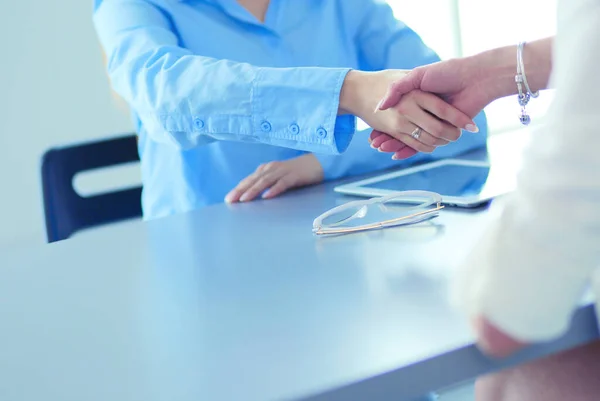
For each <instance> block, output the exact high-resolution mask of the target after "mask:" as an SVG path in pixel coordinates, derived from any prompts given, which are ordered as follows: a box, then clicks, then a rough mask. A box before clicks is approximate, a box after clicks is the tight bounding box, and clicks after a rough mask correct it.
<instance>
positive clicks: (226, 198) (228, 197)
mask: <svg viewBox="0 0 600 401" xmlns="http://www.w3.org/2000/svg"><path fill="white" fill-rule="evenodd" d="M225 203H231V196H229V195H227V196H226V197H225Z"/></svg>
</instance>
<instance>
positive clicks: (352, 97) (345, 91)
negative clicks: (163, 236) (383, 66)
mask: <svg viewBox="0 0 600 401" xmlns="http://www.w3.org/2000/svg"><path fill="white" fill-rule="evenodd" d="M363 74H364V73H363V72H361V71H356V70H350V71H349V72H348V74H346V78H344V83H343V84H342V90H341V91H340V103H339V107H338V115H343V114H353V115H357V114H358V112H359V104H358V103H359V99H360V97H359V94H360V92H361V89H360V87H361V81H362V80H363V79H364V76H363Z"/></svg>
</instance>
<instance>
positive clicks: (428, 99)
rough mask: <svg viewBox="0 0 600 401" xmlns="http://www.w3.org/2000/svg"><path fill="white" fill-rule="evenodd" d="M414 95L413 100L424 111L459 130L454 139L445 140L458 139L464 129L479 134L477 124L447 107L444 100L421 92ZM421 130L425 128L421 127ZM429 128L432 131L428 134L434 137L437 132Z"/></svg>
mask: <svg viewBox="0 0 600 401" xmlns="http://www.w3.org/2000/svg"><path fill="white" fill-rule="evenodd" d="M414 94H415V100H416V101H417V103H418V104H419V105H420V106H421V107H422V108H423V109H424V110H427V111H428V112H429V113H431V114H433V115H434V116H436V117H438V118H439V119H440V120H442V121H445V122H446V123H447V124H446V125H451V126H453V127H455V128H456V129H458V130H459V132H458V136H456V138H455V139H452V138H447V139H449V140H456V139H458V137H459V136H460V129H464V130H466V131H469V132H473V133H475V132H479V128H478V127H477V124H475V121H473V120H472V119H471V118H470V117H469V116H467V115H466V114H465V113H463V112H462V111H460V110H458V109H457V108H455V107H453V106H451V105H449V104H448V103H446V102H445V101H444V100H442V99H440V98H439V97H437V96H435V95H433V94H431V93H427V92H421V91H418V92H415V93H414ZM423 128H425V127H423ZM430 128H432V130H431V131H429V132H431V133H432V134H434V135H435V134H436V133H437V130H436V129H433V127H430ZM428 130H429V128H428Z"/></svg>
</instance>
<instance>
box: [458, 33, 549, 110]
mask: <svg viewBox="0 0 600 401" xmlns="http://www.w3.org/2000/svg"><path fill="white" fill-rule="evenodd" d="M551 52H552V39H550V38H549V39H542V40H537V41H534V42H531V43H527V44H526V45H525V48H524V54H523V61H524V64H525V74H526V76H527V80H528V82H529V85H530V87H531V90H532V91H533V92H536V91H538V90H540V89H546V88H547V86H548V81H549V78H550V72H551V70H552V57H551V55H552V54H551ZM469 58H470V59H471V60H470V62H471V63H473V64H474V66H475V67H476V68H475V71H477V74H476V79H477V80H478V81H479V82H480V83H481V85H482V87H483V88H487V89H486V91H489V95H490V97H491V99H490V101H493V100H496V99H499V98H501V97H505V96H511V95H516V94H517V93H518V89H517V84H516V82H515V75H516V74H517V46H516V45H514V46H505V47H500V48H497V49H492V50H488V51H486V52H483V53H480V54H477V55H475V56H471V57H469ZM483 85H485V86H483Z"/></svg>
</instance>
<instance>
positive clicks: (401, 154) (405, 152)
mask: <svg viewBox="0 0 600 401" xmlns="http://www.w3.org/2000/svg"><path fill="white" fill-rule="evenodd" d="M417 153H419V152H417V151H416V150H414V149H413V148H411V147H408V146H407V147H405V148H404V149H402V150H400V151H398V152H396V153H394V155H393V156H392V159H394V160H405V159H408V158H409V157H413V156H414V155H416V154H417Z"/></svg>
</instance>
